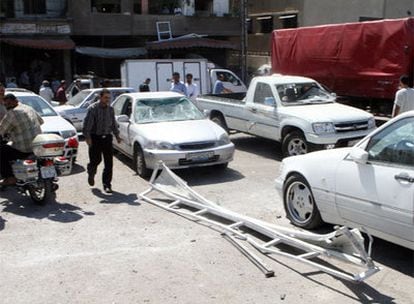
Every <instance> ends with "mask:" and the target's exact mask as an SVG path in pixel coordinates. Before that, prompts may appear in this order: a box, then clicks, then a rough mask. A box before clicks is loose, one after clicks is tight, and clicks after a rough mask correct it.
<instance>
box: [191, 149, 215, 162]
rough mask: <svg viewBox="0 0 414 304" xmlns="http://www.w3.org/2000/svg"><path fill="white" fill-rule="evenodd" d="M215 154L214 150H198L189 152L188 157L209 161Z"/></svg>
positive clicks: (198, 160) (193, 159) (199, 160)
mask: <svg viewBox="0 0 414 304" xmlns="http://www.w3.org/2000/svg"><path fill="white" fill-rule="evenodd" d="M213 156H214V152H212V151H210V152H197V153H188V154H187V159H188V160H192V161H197V162H201V161H207V160H209V159H210V158H212V157H213Z"/></svg>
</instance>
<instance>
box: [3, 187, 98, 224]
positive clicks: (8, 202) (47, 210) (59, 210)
mask: <svg viewBox="0 0 414 304" xmlns="http://www.w3.org/2000/svg"><path fill="white" fill-rule="evenodd" d="M2 198H4V199H5V200H3V201H1V202H0V205H2V206H4V208H3V210H2V212H8V213H13V214H15V215H19V216H24V217H28V218H34V219H39V220H40V219H49V220H51V221H55V222H60V223H71V222H76V221H79V220H80V219H82V218H83V216H85V215H87V216H91V215H95V214H94V213H93V212H88V211H84V210H83V209H82V208H79V207H77V206H74V205H71V204H68V203H61V202H57V201H55V200H52V201H50V202H49V203H47V204H45V205H44V206H40V205H36V204H34V203H33V201H32V200H31V199H30V197H28V196H23V195H21V194H20V193H18V192H16V190H15V189H7V190H5V191H3V192H2ZM1 221H3V226H4V220H2V219H1V218H0V230H1V225H2V224H1Z"/></svg>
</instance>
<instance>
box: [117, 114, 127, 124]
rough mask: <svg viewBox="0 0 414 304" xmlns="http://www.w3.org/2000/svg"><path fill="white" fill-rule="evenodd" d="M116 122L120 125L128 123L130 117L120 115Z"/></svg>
mask: <svg viewBox="0 0 414 304" xmlns="http://www.w3.org/2000/svg"><path fill="white" fill-rule="evenodd" d="M116 121H117V122H119V123H126V122H129V117H128V115H125V114H124V115H120V116H118V117H117V118H116Z"/></svg>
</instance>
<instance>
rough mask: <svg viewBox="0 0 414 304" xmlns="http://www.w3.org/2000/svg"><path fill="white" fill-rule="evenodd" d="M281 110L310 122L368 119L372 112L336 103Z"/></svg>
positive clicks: (289, 107) (290, 107) (288, 107)
mask: <svg viewBox="0 0 414 304" xmlns="http://www.w3.org/2000/svg"><path fill="white" fill-rule="evenodd" d="M281 112H282V113H285V114H286V115H289V116H296V117H298V118H302V119H305V120H308V121H310V122H333V123H338V122H348V121H349V122H351V121H363V120H368V119H369V118H371V117H373V116H372V114H370V113H367V112H365V111H363V110H360V109H356V108H353V107H350V106H345V105H342V104H338V103H327V104H309V105H302V106H286V107H284V108H283V109H282V110H281Z"/></svg>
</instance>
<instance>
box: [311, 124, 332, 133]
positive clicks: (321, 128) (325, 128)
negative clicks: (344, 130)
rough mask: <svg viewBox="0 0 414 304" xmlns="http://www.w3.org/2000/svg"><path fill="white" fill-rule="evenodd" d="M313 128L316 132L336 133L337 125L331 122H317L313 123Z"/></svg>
mask: <svg viewBox="0 0 414 304" xmlns="http://www.w3.org/2000/svg"><path fill="white" fill-rule="evenodd" d="M312 128H313V132H315V133H316V134H329V133H335V125H334V124H333V123H331V122H316V123H314V124H312Z"/></svg>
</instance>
